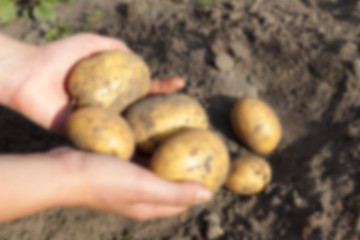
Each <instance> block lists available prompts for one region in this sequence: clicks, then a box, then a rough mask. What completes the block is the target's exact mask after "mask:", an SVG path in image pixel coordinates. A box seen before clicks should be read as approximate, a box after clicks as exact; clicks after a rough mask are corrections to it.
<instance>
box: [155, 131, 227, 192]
mask: <svg viewBox="0 0 360 240" xmlns="http://www.w3.org/2000/svg"><path fill="white" fill-rule="evenodd" d="M229 164H230V163H229V154H228V151H227V149H226V147H225V145H224V143H223V142H222V140H221V139H220V137H219V136H217V135H216V134H215V133H213V132H211V131H209V130H201V129H188V130H182V131H180V132H178V133H177V134H175V135H174V136H172V137H170V138H169V139H168V140H166V141H165V142H164V143H163V144H162V145H161V146H160V147H159V148H158V149H157V150H156V151H155V152H154V154H153V157H152V159H151V162H150V168H151V170H152V171H153V172H154V173H155V174H156V175H158V176H160V177H162V178H164V179H167V180H171V181H178V182H184V181H185V182H197V183H200V184H203V185H204V186H206V187H207V188H209V189H210V190H211V191H212V192H216V191H218V190H219V188H220V187H221V186H222V185H223V183H224V181H225V180H226V176H227V174H228V171H229Z"/></svg>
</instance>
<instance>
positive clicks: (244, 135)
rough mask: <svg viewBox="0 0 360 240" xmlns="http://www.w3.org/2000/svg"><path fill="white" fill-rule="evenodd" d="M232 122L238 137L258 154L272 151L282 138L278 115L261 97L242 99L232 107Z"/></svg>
mask: <svg viewBox="0 0 360 240" xmlns="http://www.w3.org/2000/svg"><path fill="white" fill-rule="evenodd" d="M231 123H232V127H233V129H234V131H235V134H236V135H237V137H238V138H239V139H240V140H241V141H242V142H243V143H244V144H245V145H247V146H248V147H249V148H250V149H252V150H253V151H255V152H256V153H258V154H263V155H266V154H269V153H271V152H272V151H273V150H274V149H275V148H276V147H277V145H278V144H279V142H280V140H281V135H282V130H281V125H280V122H279V119H278V117H277V116H276V114H275V112H274V111H273V110H272V109H271V108H270V107H269V106H268V105H267V104H266V103H264V102H263V101H261V100H259V99H256V98H243V99H240V100H239V101H238V102H237V103H236V104H235V106H234V107H233V109H232V112H231Z"/></svg>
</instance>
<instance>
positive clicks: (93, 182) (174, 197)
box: [50, 148, 211, 220]
mask: <svg viewBox="0 0 360 240" xmlns="http://www.w3.org/2000/svg"><path fill="white" fill-rule="evenodd" d="M50 154H51V155H52V156H55V157H56V158H57V159H59V160H60V161H63V163H64V164H65V166H66V168H65V169H67V172H68V173H70V175H71V174H73V175H74V173H75V176H76V177H77V178H79V176H80V179H81V180H80V184H79V185H78V187H77V188H73V189H72V190H73V191H74V193H72V194H71V195H72V196H75V198H74V199H73V201H74V202H73V203H75V205H76V204H78V205H80V206H85V207H88V208H91V209H95V210H99V211H104V212H109V213H114V214H117V215H120V216H125V217H129V218H132V219H136V220H148V219H154V218H161V217H168V216H173V215H176V214H179V213H181V212H183V211H185V210H186V209H188V208H189V207H191V206H192V205H195V204H200V203H204V202H206V201H209V200H210V199H211V192H210V191H209V190H207V189H206V188H205V187H204V186H202V185H200V184H195V183H175V182H170V181H166V180H163V179H160V178H158V177H157V176H155V175H154V174H152V173H151V172H149V171H147V170H145V169H143V168H141V167H139V166H137V165H134V164H132V163H130V162H127V161H122V160H119V159H117V158H115V157H112V156H104V155H97V154H89V153H84V152H79V151H76V150H72V149H70V148H60V149H56V150H54V151H52V152H51V153H50ZM69 179H73V177H69ZM75 182H76V181H75ZM84 196H86V197H84ZM84 200H85V201H84ZM65 202H66V201H65Z"/></svg>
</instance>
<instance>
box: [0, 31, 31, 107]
mask: <svg viewBox="0 0 360 240" xmlns="http://www.w3.org/2000/svg"><path fill="white" fill-rule="evenodd" d="M36 51H37V47H35V46H32V45H29V44H24V43H21V42H19V41H17V40H15V39H12V38H10V37H8V36H6V35H4V34H1V33H0V104H3V105H6V106H8V107H11V96H12V95H13V93H14V92H15V91H16V88H17V86H18V85H19V83H20V81H21V80H22V79H25V78H26V77H27V76H29V75H30V73H31V70H32V68H31V67H32V66H33V61H34V55H35V53H36ZM24 62H27V63H28V65H27V67H25V68H24Z"/></svg>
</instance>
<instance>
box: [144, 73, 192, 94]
mask: <svg viewBox="0 0 360 240" xmlns="http://www.w3.org/2000/svg"><path fill="white" fill-rule="evenodd" d="M184 86H185V80H184V79H183V78H181V77H173V78H168V79H164V80H158V79H155V80H153V81H152V82H151V85H150V91H149V94H150V95H155V94H169V93H173V92H177V91H179V90H180V89H182V88H183V87H184Z"/></svg>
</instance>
